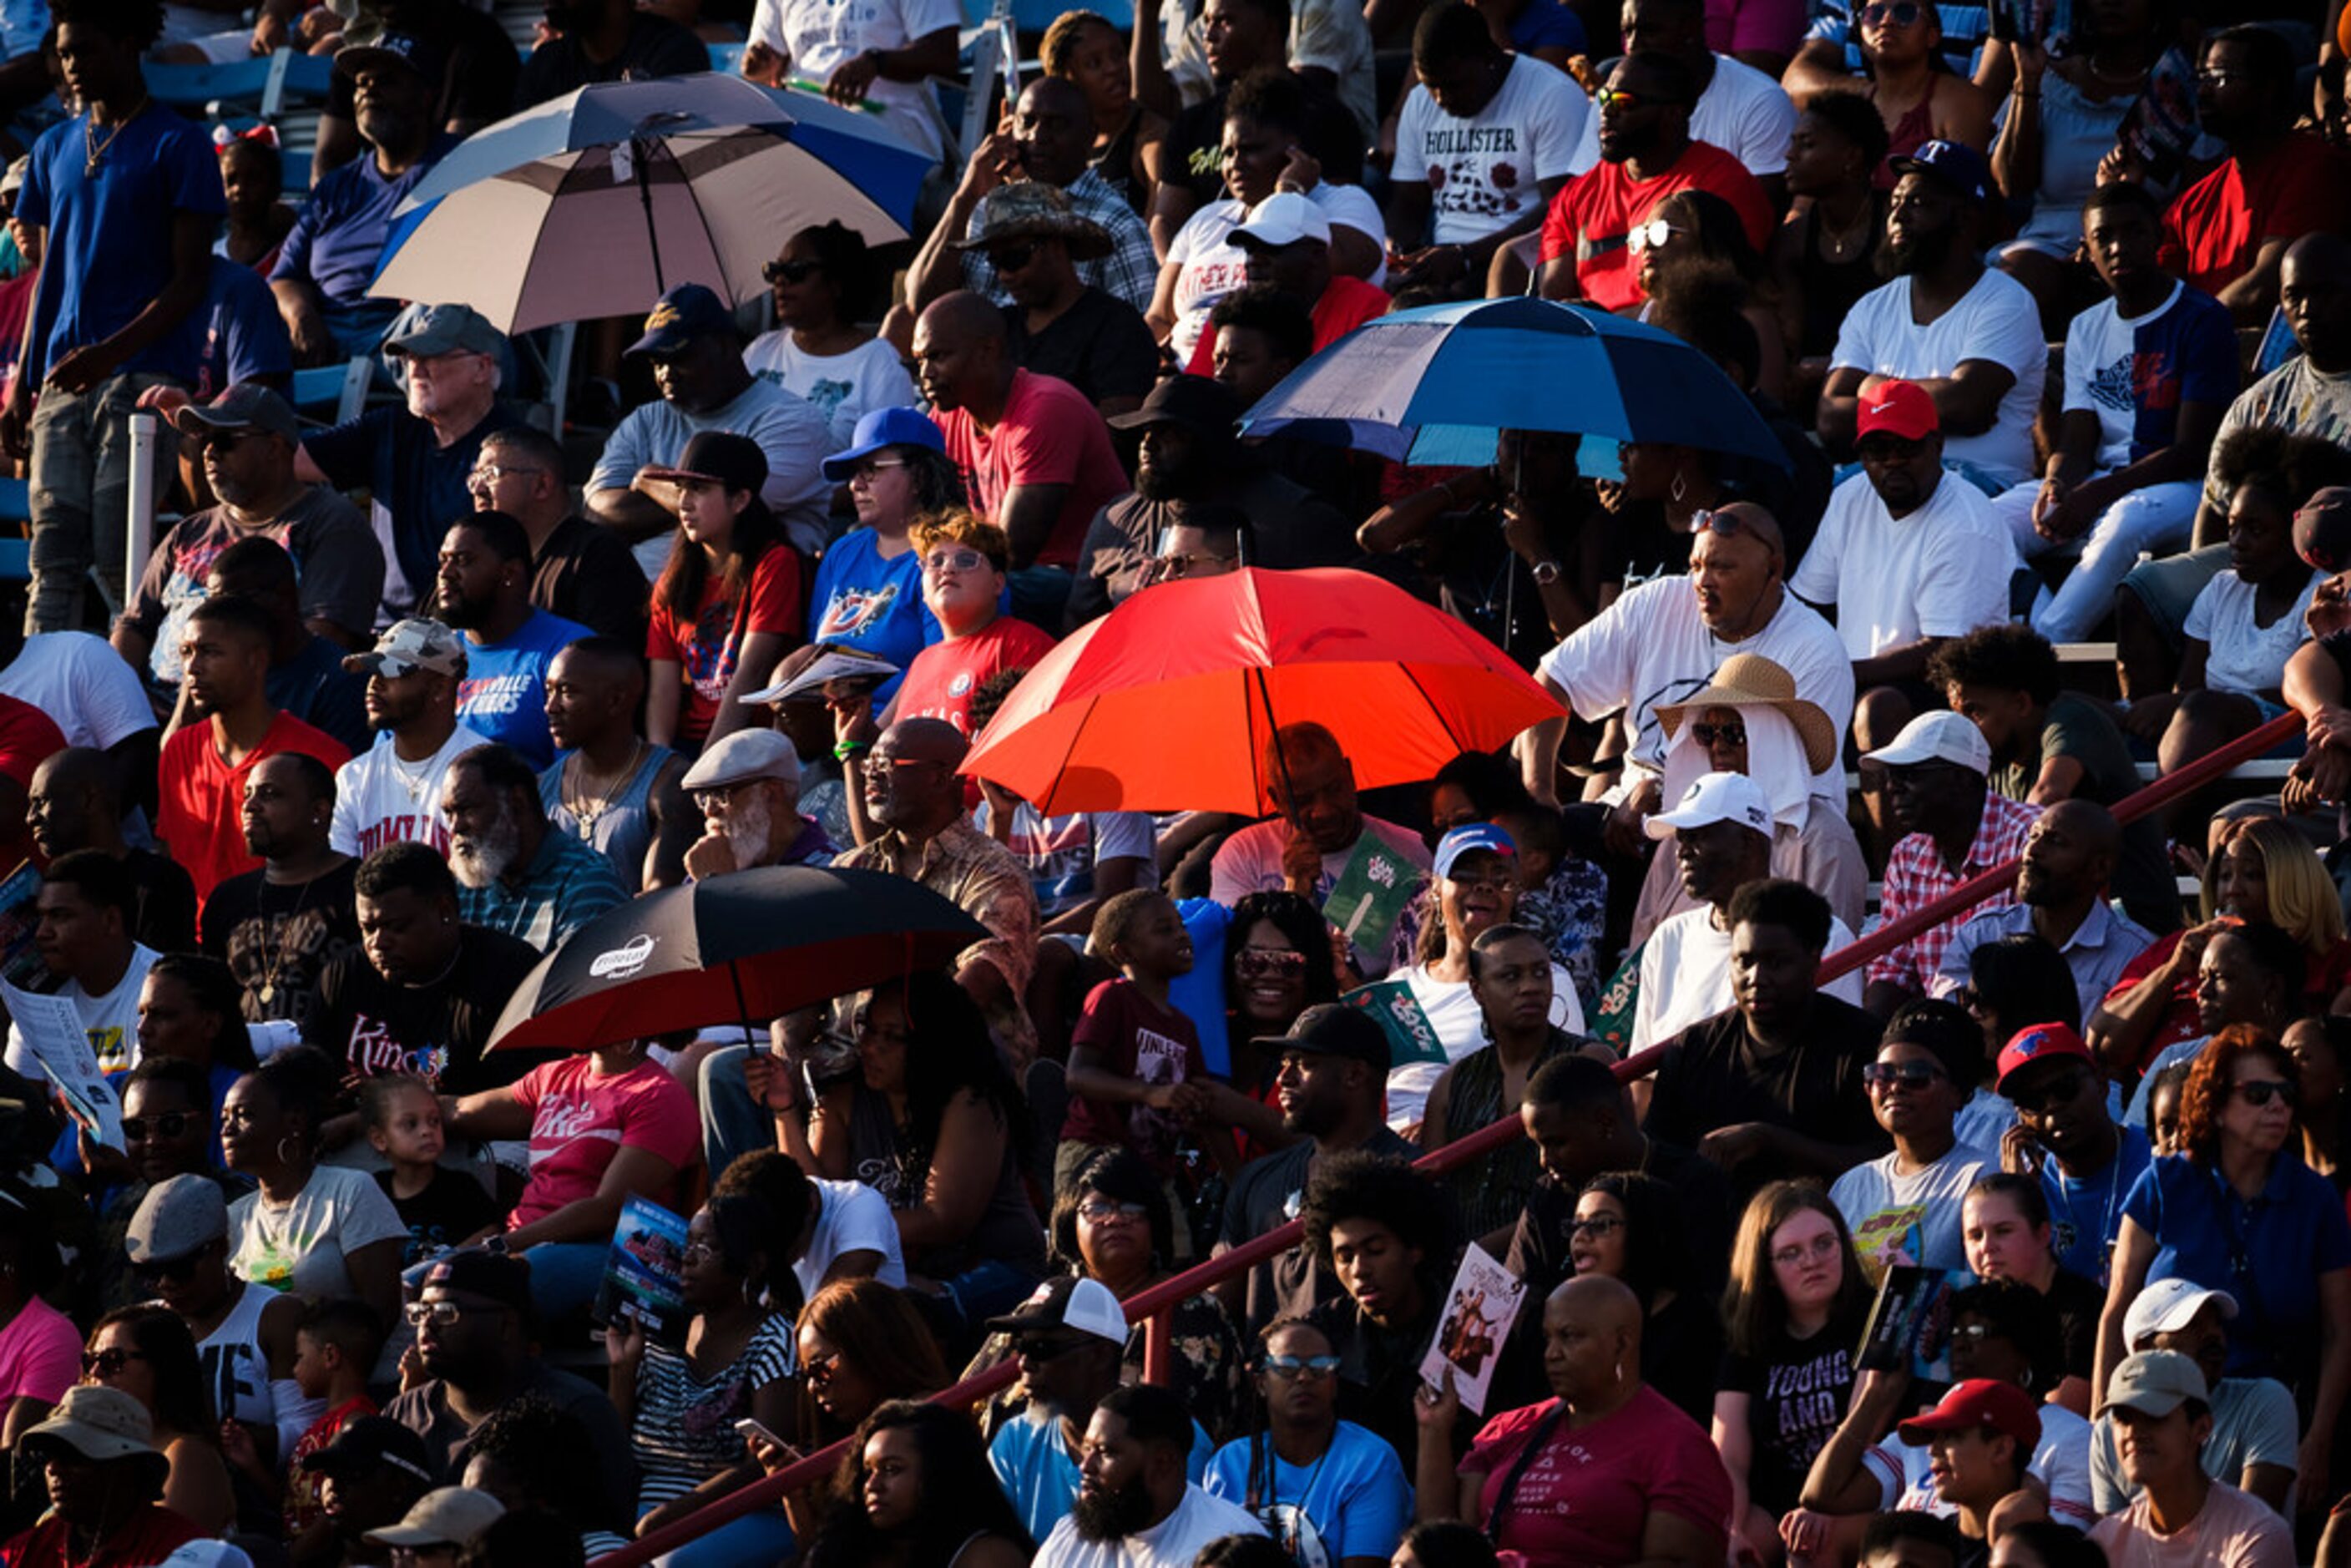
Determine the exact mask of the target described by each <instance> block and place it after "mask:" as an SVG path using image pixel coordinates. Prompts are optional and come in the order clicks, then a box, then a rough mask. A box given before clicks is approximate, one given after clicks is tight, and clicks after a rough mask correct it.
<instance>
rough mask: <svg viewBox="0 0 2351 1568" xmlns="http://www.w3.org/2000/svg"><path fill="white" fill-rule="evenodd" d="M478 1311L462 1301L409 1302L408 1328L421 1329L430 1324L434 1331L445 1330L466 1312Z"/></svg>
mask: <svg viewBox="0 0 2351 1568" xmlns="http://www.w3.org/2000/svg"><path fill="white" fill-rule="evenodd" d="M479 1310H480V1309H478V1308H475V1307H470V1306H467V1305H466V1304H465V1303H464V1302H463V1301H411V1302H409V1303H408V1326H409V1327H410V1328H413V1329H421V1328H423V1326H424V1325H425V1324H426V1323H431V1324H432V1325H433V1326H434V1328H436V1329H445V1328H447V1327H448V1326H449V1325H450V1324H451V1323H454V1322H456V1321H457V1320H458V1319H459V1318H462V1317H464V1316H465V1314H466V1313H467V1312H476V1311H479Z"/></svg>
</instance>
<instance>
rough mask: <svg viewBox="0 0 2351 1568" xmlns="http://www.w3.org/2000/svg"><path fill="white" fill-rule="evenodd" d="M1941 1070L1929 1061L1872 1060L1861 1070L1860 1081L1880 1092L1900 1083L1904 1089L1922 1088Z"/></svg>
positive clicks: (1940, 1072)
mask: <svg viewBox="0 0 2351 1568" xmlns="http://www.w3.org/2000/svg"><path fill="white" fill-rule="evenodd" d="M1944 1076H1945V1073H1944V1071H1943V1070H1942V1069H1941V1068H1939V1067H1938V1066H1936V1065H1935V1064H1934V1063H1933V1062H1931V1061H1873V1062H1871V1063H1870V1064H1869V1065H1868V1066H1866V1067H1865V1068H1863V1069H1862V1070H1861V1081H1862V1082H1864V1083H1866V1084H1867V1085H1869V1087H1870V1088H1872V1089H1874V1090H1876V1091H1877V1092H1880V1093H1883V1092H1886V1091H1887V1090H1889V1089H1892V1088H1893V1087H1894V1086H1895V1085H1896V1084H1897V1083H1898V1084H1900V1085H1901V1086H1902V1087H1903V1088H1905V1089H1924V1088H1925V1087H1927V1085H1928V1084H1929V1083H1932V1082H1935V1080H1937V1079H1938V1078H1941V1077H1944Z"/></svg>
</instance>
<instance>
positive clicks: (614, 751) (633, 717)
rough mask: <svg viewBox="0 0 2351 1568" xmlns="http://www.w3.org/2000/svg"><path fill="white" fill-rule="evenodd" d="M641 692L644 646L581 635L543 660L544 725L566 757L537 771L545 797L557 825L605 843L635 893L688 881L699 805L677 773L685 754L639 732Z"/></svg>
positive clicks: (561, 830)
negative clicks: (687, 794) (687, 863)
mask: <svg viewBox="0 0 2351 1568" xmlns="http://www.w3.org/2000/svg"><path fill="white" fill-rule="evenodd" d="M644 695H645V662H644V660H643V657H641V656H640V654H639V653H638V645H637V644H632V643H623V642H622V641H620V640H619V639H618V638H614V637H582V638H580V640H579V641H578V642H575V643H568V644H566V645H565V646H564V647H563V648H561V649H560V650H559V651H558V652H557V653H556V655H555V657H554V659H553V660H551V661H550V662H549V664H548V666H547V699H546V700H547V730H548V734H549V736H551V737H553V738H554V741H555V746H556V749H557V750H558V751H559V752H562V753H565V754H566V755H563V756H559V757H558V758H556V759H555V763H554V765H553V766H552V767H550V768H548V769H547V770H546V771H545V772H543V773H541V774H540V775H539V776H538V799H539V804H540V805H541V806H543V807H544V808H546V810H547V815H548V820H549V821H550V822H552V823H553V824H554V827H555V831H558V832H559V833H567V834H571V835H574V836H578V837H582V838H585V839H586V840H587V841H588V842H589V844H590V846H592V847H593V848H595V849H597V850H600V851H601V852H603V853H604V855H605V856H606V857H607V858H608V859H610V860H611V862H612V869H613V870H614V871H616V872H618V873H620V875H621V885H622V886H623V887H626V888H628V889H630V890H631V891H632V892H634V891H637V890H640V889H644V890H650V889H653V888H656V887H675V886H676V885H677V884H678V883H682V882H684V880H685V852H686V850H687V848H688V847H689V846H691V845H692V844H693V842H694V841H695V839H696V838H698V837H700V836H701V833H702V813H701V812H699V811H697V810H695V809H694V805H693V803H692V802H691V801H689V800H687V799H686V798H685V791H684V789H683V788H682V787H681V785H680V780H682V779H684V777H685V758H683V757H681V756H679V755H678V754H677V753H676V752H674V751H672V750H671V749H670V748H669V747H666V746H655V745H653V743H652V742H651V741H648V740H646V739H645V738H644V737H643V736H642V735H640V734H638V733H637V707H638V705H639V704H640V703H641V702H643V699H644Z"/></svg>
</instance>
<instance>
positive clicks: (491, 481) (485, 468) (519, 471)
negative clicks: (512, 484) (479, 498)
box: [466, 463, 547, 485]
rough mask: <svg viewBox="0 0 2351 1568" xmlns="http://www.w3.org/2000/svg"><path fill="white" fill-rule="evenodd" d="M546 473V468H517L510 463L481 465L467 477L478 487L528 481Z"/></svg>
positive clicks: (476, 466)
mask: <svg viewBox="0 0 2351 1568" xmlns="http://www.w3.org/2000/svg"><path fill="white" fill-rule="evenodd" d="M546 472H547V470H546V469H544V468H517V467H516V466H514V465H512V464H510V463H481V464H476V465H475V467H474V471H473V473H472V474H470V475H468V476H466V477H467V478H468V479H469V480H471V482H472V483H474V484H476V485H495V484H496V483H497V482H498V481H499V480H501V479H527V478H528V477H529V476H532V475H533V474H544V473H546Z"/></svg>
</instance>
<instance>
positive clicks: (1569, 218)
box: [1542, 141, 1771, 310]
mask: <svg viewBox="0 0 2351 1568" xmlns="http://www.w3.org/2000/svg"><path fill="white" fill-rule="evenodd" d="M1687 190H1700V191H1710V192H1712V193H1714V194H1716V195H1718V196H1720V197H1721V198H1722V199H1723V200H1724V201H1726V202H1729V204H1731V205H1732V206H1734V207H1736V208H1738V209H1739V224H1740V227H1741V228H1743V229H1745V230H1746V231H1747V243H1748V244H1750V245H1751V246H1754V247H1755V248H1756V249H1757V250H1758V251H1761V250H1765V249H1767V248H1769V246H1771V203H1770V202H1768V201H1766V200H1765V199H1764V196H1763V187H1762V186H1761V184H1760V183H1757V181H1756V179H1755V176H1754V175H1753V174H1751V173H1750V172H1748V171H1747V165H1745V164H1744V163H1741V162H1740V161H1739V160H1738V159H1736V158H1733V157H1732V156H1731V155H1730V154H1729V153H1728V152H1724V151H1723V150H1722V149H1721V148H1719V147H1717V146H1715V145H1714V144H1713V143H1712V142H1708V141H1693V142H1691V143H1690V144H1689V145H1688V146H1687V147H1686V148H1684V149H1683V150H1682V155H1681V156H1680V157H1678V158H1677V159H1675V160H1674V162H1673V167H1672V168H1670V169H1667V171H1666V172H1664V173H1662V174H1658V175H1655V176H1653V177H1652V178H1649V179H1646V180H1635V179H1634V178H1633V176H1632V173H1631V172H1630V171H1628V170H1627V169H1626V168H1625V165H1624V164H1622V163H1610V162H1605V161H1604V162H1598V163H1594V164H1593V166H1592V167H1591V168H1590V169H1588V170H1586V171H1585V172H1583V173H1582V174H1579V175H1577V176H1576V177H1575V178H1574V179H1573V180H1571V181H1570V182H1568V184H1567V188H1566V189H1564V190H1562V191H1561V192H1560V193H1559V194H1558V195H1556V196H1554V197H1552V204H1551V211H1550V212H1548V213H1546V214H1543V225H1542V258H1543V260H1544V261H1546V262H1550V261H1556V260H1558V259H1559V258H1560V257H1561V256H1572V257H1573V258H1574V261H1575V281H1576V286H1577V287H1579V288H1581V289H1583V297H1584V298H1586V299H1589V300H1590V301H1592V303H1593V304H1594V305H1597V306H1599V307H1600V308H1602V309H1604V310H1622V309H1623V308H1625V307H1626V306H1627V305H1635V304H1638V303H1639V302H1640V300H1641V298H1642V295H1641V285H1640V281H1639V279H1640V276H1641V268H1640V267H1639V265H1638V264H1637V263H1636V262H1635V260H1634V259H1633V247H1632V246H1629V245H1627V244H1626V243H1625V236H1626V235H1629V234H1631V233H1632V232H1633V225H1635V224H1638V223H1646V222H1647V221H1648V217H1649V214H1650V213H1651V212H1652V211H1654V210H1655V209H1656V204H1658V203H1659V202H1661V201H1663V200H1665V199H1666V198H1667V196H1670V195H1672V194H1673V193H1675V192H1676V191H1687Z"/></svg>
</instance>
